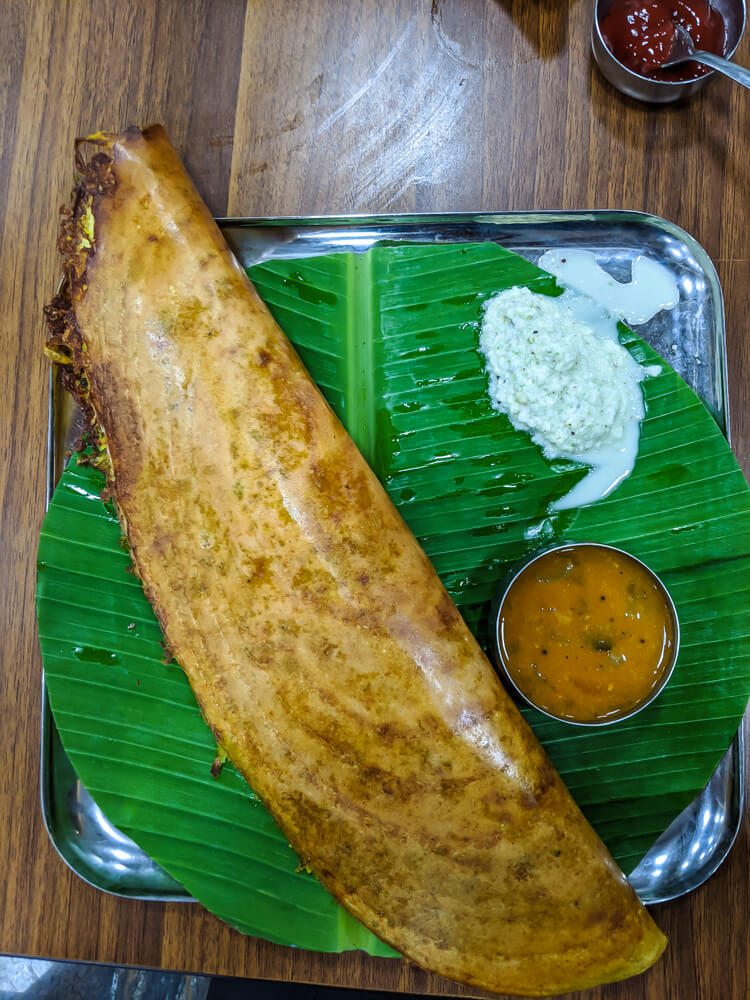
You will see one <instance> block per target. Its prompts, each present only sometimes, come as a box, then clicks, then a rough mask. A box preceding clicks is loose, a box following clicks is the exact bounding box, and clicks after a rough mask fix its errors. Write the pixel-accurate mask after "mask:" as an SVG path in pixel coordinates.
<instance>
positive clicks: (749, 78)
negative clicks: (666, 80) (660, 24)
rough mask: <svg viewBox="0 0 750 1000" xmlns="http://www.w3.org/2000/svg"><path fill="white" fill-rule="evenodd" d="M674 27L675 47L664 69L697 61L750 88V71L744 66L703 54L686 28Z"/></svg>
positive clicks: (664, 64) (679, 25)
mask: <svg viewBox="0 0 750 1000" xmlns="http://www.w3.org/2000/svg"><path fill="white" fill-rule="evenodd" d="M674 27H675V38H674V45H673V47H672V51H671V53H670V55H669V62H665V63H663V64H662V67H661V68H662V69H671V68H672V66H677V65H679V63H682V62H685V61H686V60H687V59H695V61H696V62H700V63H703V65H704V66H710V67H711V68H712V69H716V70H718V71H719V72H720V73H723V74H724V75H725V76H731V78H732V79H733V80H736V81H737V83H741V84H742V86H743V87H748V88H750V70H748V69H745V68H744V67H743V66H737V65H736V64H735V63H733V62H730V61H729V59H724V58H722V56H716V55H714V54H713V52H703V51H702V50H701V49H696V48H695V46H694V45H693V39H692V38H691V37H690V35H689V34H688V32H687V31H686V30H685V28H683V26H682V25H681V24H675V26H674Z"/></svg>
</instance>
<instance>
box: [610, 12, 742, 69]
mask: <svg viewBox="0 0 750 1000" xmlns="http://www.w3.org/2000/svg"><path fill="white" fill-rule="evenodd" d="M675 24H681V25H682V26H683V27H684V28H685V29H686V31H687V33H688V34H689V35H690V37H691V38H692V40H693V44H694V45H695V47H696V48H697V49H703V50H704V51H706V52H715V53H716V55H719V56H723V55H724V53H725V51H726V44H727V31H726V25H725V24H724V18H723V17H722V16H721V14H720V13H719V11H718V10H715V9H714V8H713V7H711V6H710V4H709V3H708V0H613V3H612V4H611V6H610V7H609V10H608V11H607V13H606V15H605V16H604V17H603V18H602V20H601V21H600V22H599V27H600V29H601V33H602V38H603V39H604V42H605V44H606V46H607V48H608V49H609V50H610V52H611V53H612V54H613V55H614V57H615V59H618V60H619V61H620V62H621V63H622V64H623V66H627V68H628V69H631V70H633V72H634V73H640V75H641V76H647V77H649V78H651V79H653V80H662V81H668V82H669V81H671V82H678V81H680V80H692V79H693V78H694V77H696V76H703V75H704V74H705V73H708V72H709V69H708V67H705V66H702V65H701V64H700V63H698V62H694V61H691V62H686V63H682V64H681V65H679V66H675V68H674V69H661V67H662V66H663V65H664V63H665V62H669V59H670V56H671V54H672V46H673V44H674V41H675Z"/></svg>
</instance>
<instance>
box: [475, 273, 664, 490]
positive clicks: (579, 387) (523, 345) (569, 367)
mask: <svg viewBox="0 0 750 1000" xmlns="http://www.w3.org/2000/svg"><path fill="white" fill-rule="evenodd" d="M479 346H480V349H481V351H482V353H483V354H484V356H485V359H486V361H487V370H488V373H489V392H490V398H491V401H492V405H493V407H495V409H497V410H499V411H501V412H502V413H505V414H507V416H508V417H509V418H510V421H511V423H512V424H513V426H514V427H515V428H516V429H517V430H523V431H528V433H529V434H530V435H531V439H532V441H534V442H535V443H536V444H538V445H539V447H540V448H541V449H542V451H543V453H544V455H545V456H546V457H547V458H566V459H570V460H573V461H576V462H580V463H581V464H583V465H590V466H591V471H590V472H589V474H588V475H587V476H585V477H584V478H583V479H582V480H581V481H580V482H579V483H578V484H577V485H576V486H575V487H574V488H573V489H572V490H571V491H570V492H569V493H568V494H566V496H564V497H562V498H561V499H560V500H558V501H556V502H555V503H553V504H552V505H551V508H550V509H551V510H566V509H568V508H571V507H582V506H585V505H586V504H590V503H594V502H595V501H597V500H600V499H601V498H602V497H605V496H607V495H608V494H609V493H611V492H612V490H614V489H615V487H616V486H617V485H618V484H619V483H620V482H622V480H623V479H625V477H626V476H628V475H629V474H630V473H631V472H632V470H633V466H634V465H635V460H636V457H637V455H638V439H639V435H640V423H641V420H642V419H643V416H644V405H643V393H642V391H641V386H640V383H641V381H642V380H643V379H644V378H645V377H646V375H647V374H653V372H651V371H647V370H645V369H643V368H641V366H640V365H639V364H638V363H637V362H636V361H635V360H634V359H633V358H632V357H631V355H630V354H629V352H628V351H627V350H626V349H625V348H624V347H622V345H621V344H620V343H619V341H618V337H617V321H616V320H615V319H614V318H613V317H612V316H611V315H609V314H608V313H606V312H605V311H604V310H602V309H601V307H599V306H597V305H596V304H595V303H593V302H592V301H591V300H590V299H585V298H583V297H581V296H577V295H576V294H575V293H572V292H569V291H566V292H565V293H564V295H561V296H560V297H558V298H550V297H549V296H547V295H539V294H534V293H533V292H530V291H529V290H528V289H527V288H510V289H507V290H506V291H503V292H500V293H499V294H498V295H496V296H495V297H494V298H492V299H490V300H489V301H488V302H487V303H486V305H485V313H484V319H483V322H482V330H481V334H480V339H479ZM657 371H658V369H657Z"/></svg>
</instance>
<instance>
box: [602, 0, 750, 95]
mask: <svg viewBox="0 0 750 1000" xmlns="http://www.w3.org/2000/svg"><path fill="white" fill-rule="evenodd" d="M616 2H617V0H595V3H594V18H593V24H592V26H591V48H592V50H593V53H594V59H596V62H597V65H598V66H599V69H600V70H601V71H602V73H603V74H604V76H606V78H607V79H608V80H609V82H610V83H611V84H612V86H613V87H617V89H618V90H620V91H622V93H623V94H627V95H628V97H635V98H636V100H638V101H648V102H649V103H650V104H668V103H670V102H671V101H678V100H679V99H680V98H681V97H688V96H689V95H690V94H694V93H695V91H696V90H699V89H700V88H701V87H702V86H703V85H704V83H705V82H706V80H708V79H709V78H710V77H712V76H713V75H714V71H713V70H711V71H710V72H709V73H705V74H704V75H703V76H696V77H693V78H692V79H690V80H678V81H668V80H652V79H650V78H649V77H647V76H641V74H640V73H634V72H633V70H632V69H628V68H627V66H623V64H622V63H621V62H620V61H619V60H618V59H615V57H614V56H613V55H612V53H611V52H610V50H609V49H608V48H607V46H606V44H605V42H604V38H603V37H602V32H601V27H600V20H601V19H602V18H604V17H605V16H606V14H607V12H608V11H609V9H610V7H611V6H612V4H613V3H616ZM711 6H712V7H714V9H715V10H718V12H719V13H720V14H721V16H722V17H723V18H724V23H725V24H726V28H727V51H726V58H727V59H731V58H732V56H733V55H734V53H735V50H736V48H737V46H738V45H739V43H740V41H741V39H742V35H743V34H744V31H745V21H746V18H747V10H746V4H745V0H711Z"/></svg>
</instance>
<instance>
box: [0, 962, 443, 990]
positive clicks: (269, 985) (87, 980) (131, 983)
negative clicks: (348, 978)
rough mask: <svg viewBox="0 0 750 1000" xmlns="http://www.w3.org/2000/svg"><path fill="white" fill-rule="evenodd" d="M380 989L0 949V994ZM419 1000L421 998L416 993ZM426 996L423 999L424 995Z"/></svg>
mask: <svg viewBox="0 0 750 1000" xmlns="http://www.w3.org/2000/svg"><path fill="white" fill-rule="evenodd" d="M382 995H383V994H382V993H373V992H371V991H369V990H350V989H340V988H336V987H326V986H308V985H306V984H303V983H279V982H269V981H267V980H259V979H235V978H231V977H229V976H190V975H183V974H182V973H179V972H159V971H158V970H152V969H134V968H124V967H120V966H114V965H97V964H94V963H92V962H57V961H47V960H45V959H39V958H21V957H17V956H13V955H0V1000H21V998H23V1000H247V998H249V997H252V1000H355V998H356V1000H375V998H379V997H382ZM415 1000H419V998H415ZM424 1000H427V998H426V997H425V998H424Z"/></svg>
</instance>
